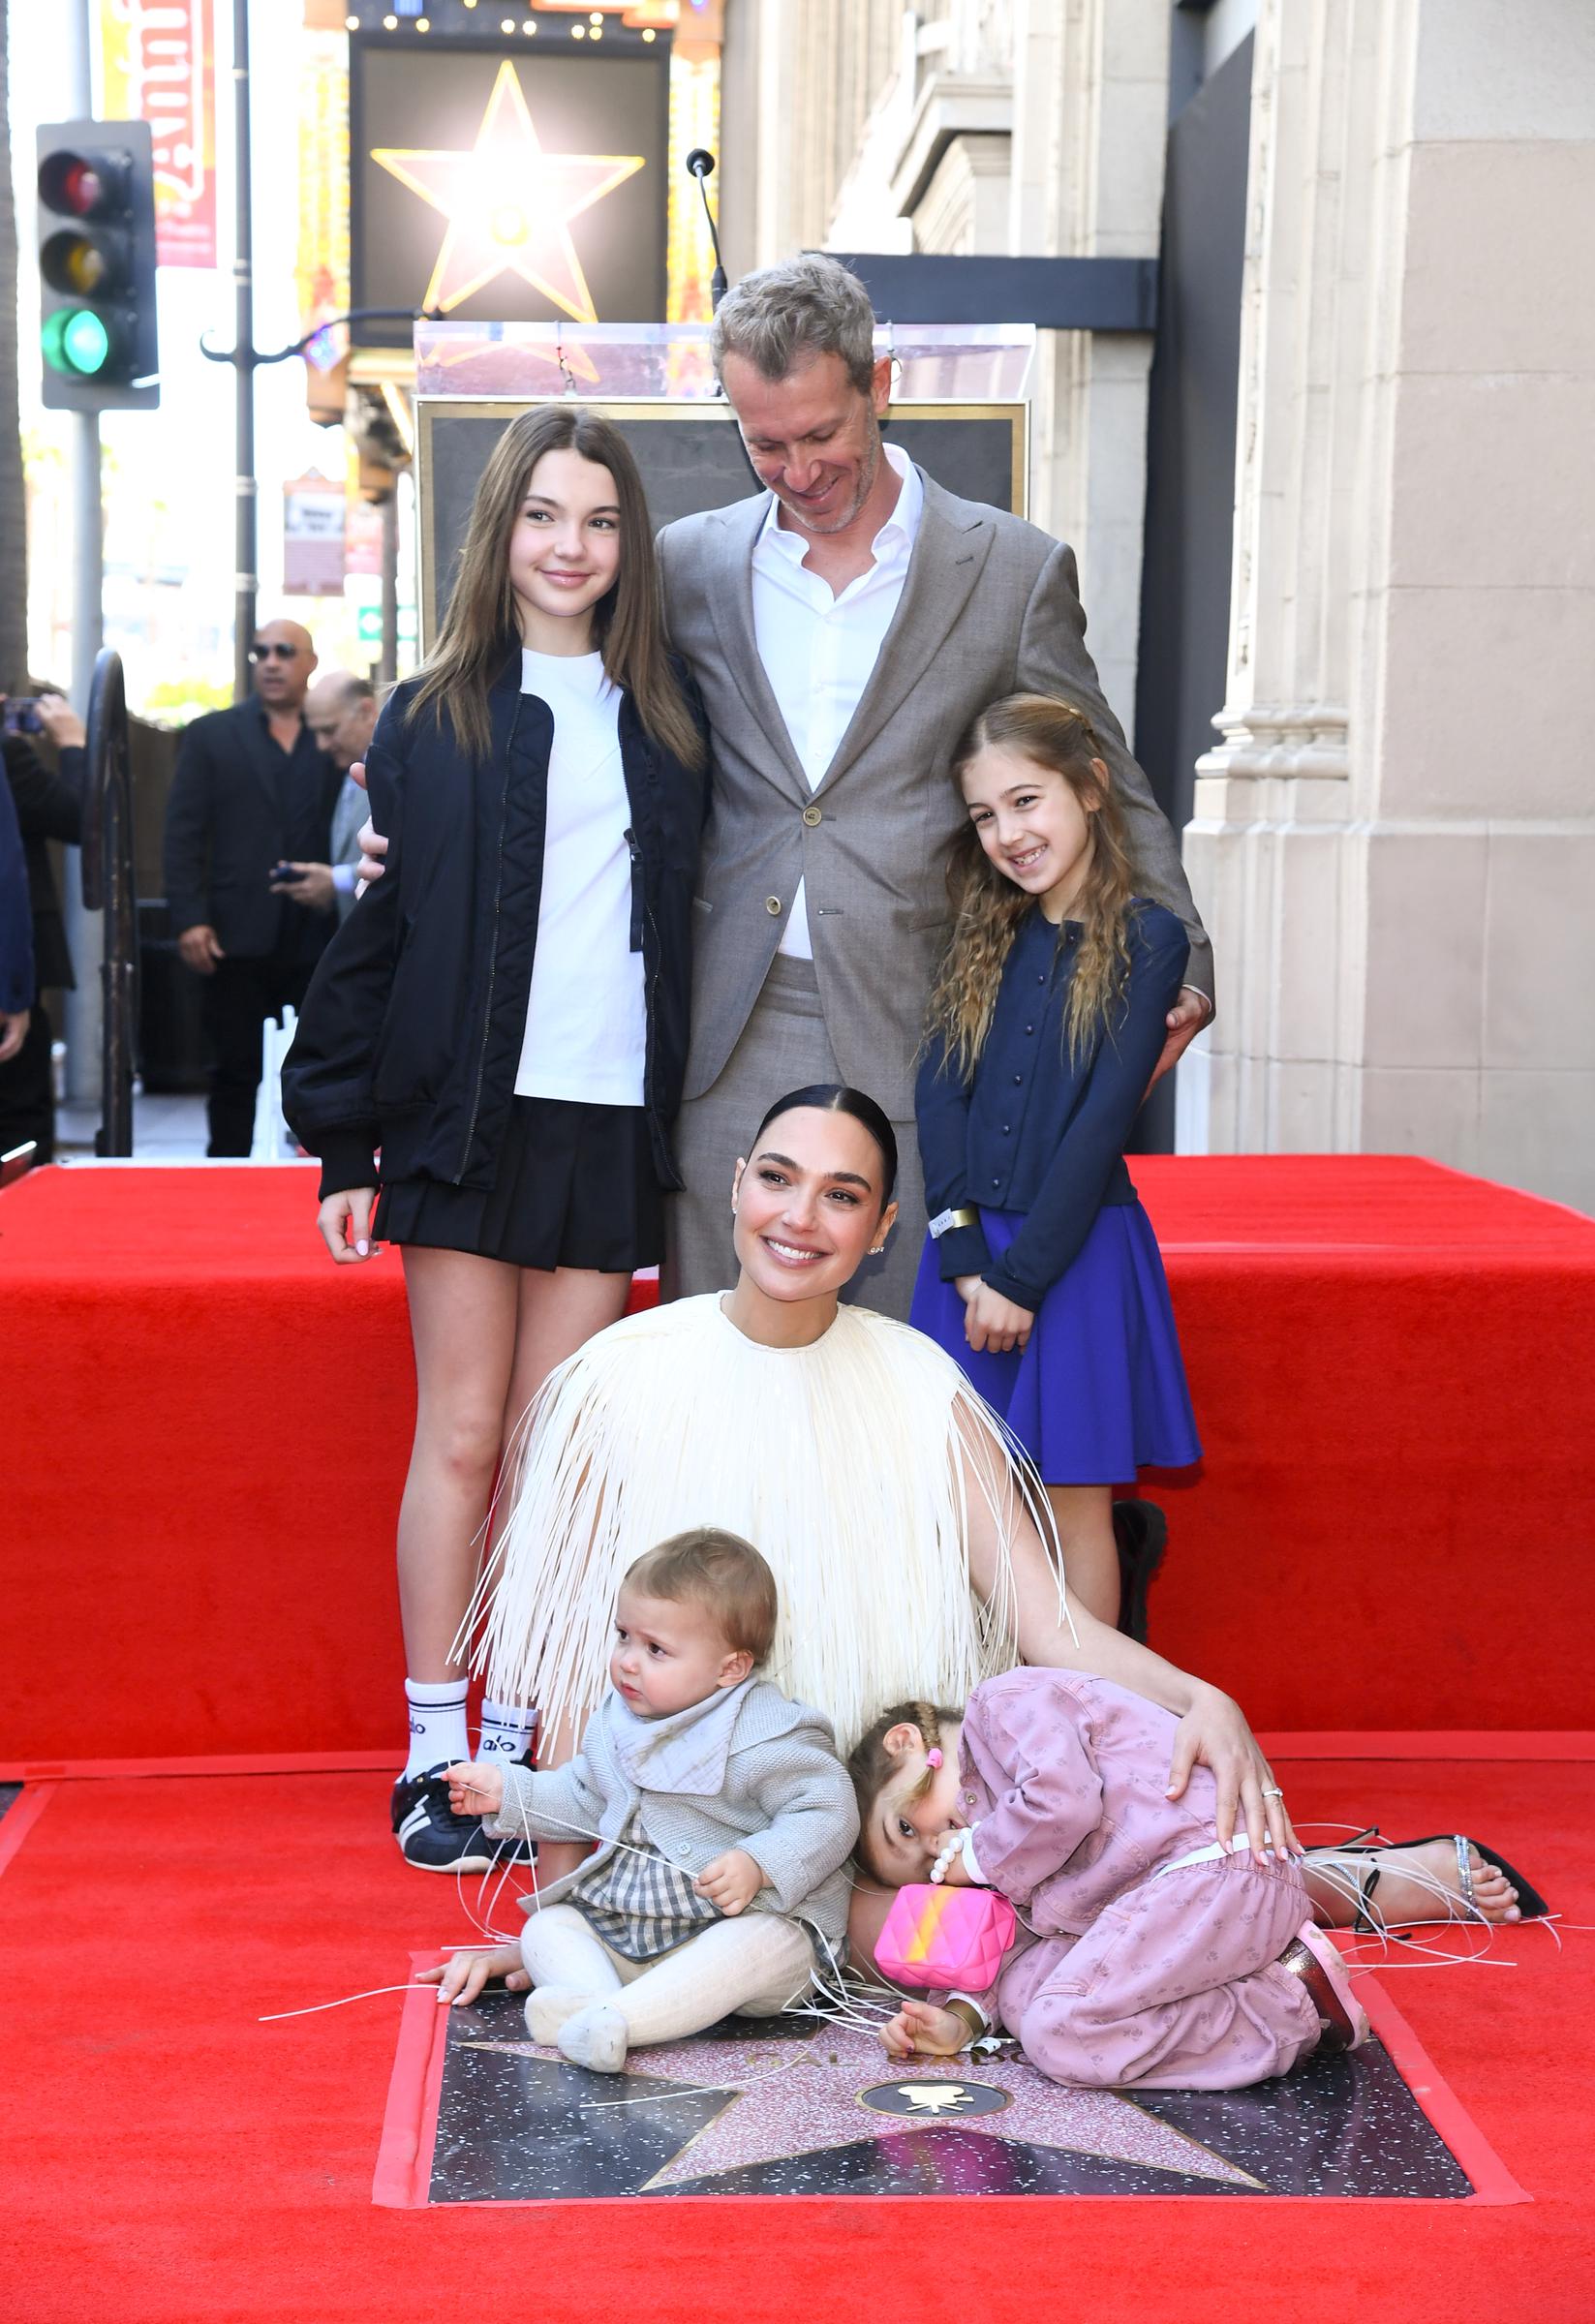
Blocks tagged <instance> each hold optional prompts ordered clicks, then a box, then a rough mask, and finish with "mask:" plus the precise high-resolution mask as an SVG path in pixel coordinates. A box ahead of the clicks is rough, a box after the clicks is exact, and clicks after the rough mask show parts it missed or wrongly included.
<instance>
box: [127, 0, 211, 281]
mask: <svg viewBox="0 0 1595 2324" xmlns="http://www.w3.org/2000/svg"><path fill="white" fill-rule="evenodd" d="M100 63H101V85H102V89H103V92H104V93H103V98H102V109H103V112H104V115H105V118H106V119H107V121H147V122H148V123H149V126H150V129H151V131H152V133H153V135H154V140H155V247H156V254H157V257H158V258H159V260H160V263H161V264H162V265H163V266H214V265H215V263H216V27H215V18H214V13H213V0H100Z"/></svg>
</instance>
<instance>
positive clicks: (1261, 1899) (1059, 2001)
mask: <svg viewBox="0 0 1595 2324" xmlns="http://www.w3.org/2000/svg"><path fill="white" fill-rule="evenodd" d="M1176 1724H1177V1722H1176V1721H1175V1719H1174V1717H1173V1715H1172V1713H1170V1712H1167V1711H1163V1710H1160V1709H1158V1708H1157V1706H1156V1705H1155V1704H1153V1703H1150V1702H1144V1701H1143V1700H1142V1699H1141V1697H1139V1696H1135V1695H1130V1694H1127V1693H1126V1692H1125V1690H1124V1689H1123V1688H1122V1687H1116V1686H1114V1685H1112V1684H1110V1682H1109V1681H1108V1680H1106V1679H1099V1678H1088V1677H1084V1676H1082V1675H1081V1674H1080V1673H1078V1672H1076V1671H1072V1670H1041V1669H1035V1670H1032V1669H1021V1670H1010V1671H1007V1672H1005V1673H1004V1674H1003V1676H1001V1677H1000V1678H991V1679H987V1680H985V1681H983V1682H982V1684H981V1685H979V1686H977V1687H976V1688H975V1689H974V1691H973V1693H972V1694H971V1695H970V1697H969V1700H968V1704H967V1707H966V1709H965V1710H964V1711H963V1713H962V1714H960V1713H958V1712H955V1711H949V1710H944V1709H941V1708H938V1707H936V1706H934V1705H932V1704H929V1703H922V1702H916V1703H898V1704H895V1705H894V1706H893V1707H892V1708H891V1709H890V1710H888V1711H885V1712H883V1713H882V1714H881V1716H880V1717H879V1718H878V1719H876V1720H875V1721H874V1725H873V1726H872V1727H871V1728H870V1729H869V1731H868V1732H867V1733H866V1734H865V1736H864V1738H863V1740H862V1741H861V1742H860V1744H859V1745H858V1748H857V1749H856V1750H855V1751H854V1753H853V1755H852V1758H851V1759H850V1760H849V1762H848V1765H849V1770H850V1772H851V1774H852V1777H853V1785H854V1789H855V1790H856V1792H857V1795H858V1805H859V1816H860V1821H861V1831H860V1837H859V1854H860V1857H861V1859H862V1861H863V1863H864V1865H865V1867H866V1868H867V1870H869V1871H870V1872H872V1873H873V1874H874V1876H875V1877H876V1878H877V1879H878V1880H880V1881H884V1882H885V1883H886V1884H887V1885H888V1886H890V1887H902V1886H904V1885H905V1883H906V1882H908V1881H924V1880H928V1879H930V1878H932V1877H933V1875H936V1877H940V1878H944V1879H946V1880H949V1881H957V1882H962V1883H966V1884H973V1885H978V1886H984V1887H990V1888H995V1889H997V1890H999V1891H1000V1893H1001V1894H1002V1895H1003V1896H1005V1897H1007V1898H1008V1900H1009V1902H1010V1903H1011V1904H1012V1905H1013V1906H1014V1907H1015V1908H1016V1910H1017V1911H1018V1913H1019V1918H1020V1933H1019V1936H1018V1939H1017V1941H1016V1942H1015V1943H1014V1944H1013V1946H1012V1947H1011V1948H1010V1949H1009V1951H1008V1953H1007V1954H1006V1956H1005V1957H1004V1959H1003V1963H1002V1967H1001V1970H1000V1971H999V1972H998V1974H997V1984H996V1986H995V1987H994V1988H993V1991H992V1994H991V1995H990V1996H989V1997H982V1998H980V1999H979V2000H976V1999H975V1998H974V1997H972V1996H967V1995H957V1996H952V1997H949V1999H948V2001H947V2003H946V2005H944V2006H942V2005H937V2004H936V2003H934V2002H932V2001H924V2002H921V2001H909V2002H907V2003H905V2006H904V2008H903V2009H902V2010H900V2011H899V2013H898V2015H897V2016H896V2017H895V2018H894V2019H893V2020H892V2021H891V2023H890V2024H889V2025H888V2026H887V2027H886V2029H885V2041H886V2047H887V2049H888V2050H889V2051H890V2052H891V2053H892V2055H893V2056H894V2057H907V2056H910V2055H912V2054H913V2053H915V2052H918V2053H919V2054H921V2055H931V2056H940V2057H950V2056H953V2055H955V2054H956V2053H957V2052H958V2051H959V2050H961V2049H963V2048H964V2047H965V2046H966V2044H967V2042H968V2041H969V2040H970V2039H972V2038H973V2037H975V2036H976V2035H977V2034H979V2033H984V2032H986V2031H988V2030H992V2029H995V2028H997V2027H1002V2028H1005V2029H1006V2030H1007V2031H1008V2032H1009V2033H1013V2034H1015V2035H1016V2036H1017V2038H1018V2040H1019V2043H1020V2046H1021V2047H1022V2049H1023V2050H1024V2052H1025V2055H1026V2057H1027V2058H1028V2060H1029V2061H1030V2064H1032V2065H1034V2066H1036V2067H1037V2068H1039V2070H1040V2071H1041V2072H1042V2073H1044V2074H1048V2075H1051V2077H1052V2078H1053V2079H1054V2080H1055V2081H1058V2082H1070V2083H1077V2084H1083V2085H1086V2086H1088V2087H1095V2088H1099V2089H1112V2088H1122V2087H1140V2088H1142V2089H1151V2090H1159V2089H1163V2090H1167V2089H1177V2090H1237V2089H1241V2088H1242V2087H1243V2086H1244V2085H1245V2084H1247V2083H1250V2082H1262V2081H1266V2080H1267V2079H1268V2078H1269V2077H1270V2076H1271V2075H1273V2074H1282V2073H1285V2072H1287V2071H1288V2070H1289V2068H1290V2067H1291V2066H1293V2065H1294V2064H1296V2063H1297V2061H1298V2059H1301V2058H1304V2057H1305V2056H1306V2055H1307V2054H1308V2052H1309V2051H1311V2050H1314V2049H1316V2048H1317V2046H1318V2044H1319V2042H1320V2041H1323V2040H1326V2039H1329V2040H1334V2041H1337V2042H1339V2043H1340V2044H1341V2045H1342V2046H1346V2047H1355V2046H1356V2044H1357V2043H1358V2042H1359V2041H1361V2040H1363V2039H1364V2038H1365V2036H1366V2033H1367V2021H1366V2019H1365V2017H1364V2015H1363V2012H1362V2010H1361V2008H1360V2007H1359V2006H1358V2004H1357V2003H1356V2002H1355V2000H1354V1999H1353V1998H1352V1995H1351V1988H1350V1982H1349V1980H1348V1978H1347V1976H1346V1972H1345V1969H1344V1967H1343V1965H1342V1963H1341V1961H1340V1957H1339V1955H1338V1954H1337V1953H1336V1952H1335V1950H1334V1946H1333V1944H1331V1942H1330V1941H1329V1940H1328V1938H1326V1937H1324V1936H1322V1935H1321V1934H1320V1933H1319V1931H1318V1930H1317V1929H1315V1928H1314V1927H1313V1925H1312V1921H1311V1919H1310V1917H1309V1912H1308V1905H1307V1896H1306V1889H1305V1887H1304V1883H1303V1880H1302V1873H1301V1868H1300V1866H1299V1865H1298V1864H1297V1862H1296V1860H1295V1859H1294V1857H1290V1856H1275V1857H1273V1858H1271V1859H1270V1860H1269V1861H1267V1862H1265V1863H1259V1862H1258V1861H1257V1860H1256V1859H1255V1858H1254V1857H1253V1855H1252V1854H1251V1852H1250V1849H1249V1846H1248V1844H1247V1843H1246V1841H1245V1840H1243V1839H1242V1838H1239V1837H1238V1838H1237V1839H1236V1840H1235V1841H1234V1842H1233V1843H1232V1844H1231V1846H1230V1847H1229V1848H1228V1849H1225V1848H1221V1847H1220V1846H1219V1844H1218V1842H1217V1840H1216V1838H1215V1836H1214V1835H1215V1824H1214V1813H1215V1808H1216V1794H1215V1790H1214V1787H1213V1781H1212V1776H1211V1775H1210V1774H1209V1772H1208V1770H1207V1769H1206V1768H1205V1767H1198V1768H1197V1769H1196V1770H1195V1771H1194V1772H1193V1774H1192V1776H1191V1779H1190V1782H1189V1784H1188V1785H1187V1786H1186V1789H1185V1791H1184V1793H1183V1795H1182V1797H1181V1798H1180V1799H1177V1800H1171V1799H1169V1798H1168V1797H1167V1796H1166V1794H1165V1787H1166V1785H1167V1783H1168V1769H1169V1758H1170V1754H1171V1750H1172V1746H1173V1740H1174V1730H1175V1727H1176Z"/></svg>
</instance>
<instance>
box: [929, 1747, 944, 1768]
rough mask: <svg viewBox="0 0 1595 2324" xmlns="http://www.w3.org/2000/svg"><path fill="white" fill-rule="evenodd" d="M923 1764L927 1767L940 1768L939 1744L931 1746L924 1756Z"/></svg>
mask: <svg viewBox="0 0 1595 2324" xmlns="http://www.w3.org/2000/svg"><path fill="white" fill-rule="evenodd" d="M925 1764H926V1766H927V1767H939V1766H940V1764H941V1747H940V1745H939V1744H933V1745H932V1747H931V1749H930V1750H929V1751H928V1752H927V1753H926V1754H925Z"/></svg>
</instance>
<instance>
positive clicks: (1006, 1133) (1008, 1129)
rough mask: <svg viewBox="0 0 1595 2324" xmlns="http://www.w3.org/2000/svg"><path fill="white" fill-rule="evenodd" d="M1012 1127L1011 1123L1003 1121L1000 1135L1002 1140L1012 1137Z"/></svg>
mask: <svg viewBox="0 0 1595 2324" xmlns="http://www.w3.org/2000/svg"><path fill="white" fill-rule="evenodd" d="M1013 1126H1014V1125H1013V1123H1012V1122H1011V1121H1005V1122H1004V1123H1003V1124H1002V1135H1003V1137H1004V1138H1009V1137H1011V1136H1012V1135H1013Z"/></svg>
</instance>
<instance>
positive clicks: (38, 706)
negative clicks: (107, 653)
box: [0, 687, 88, 1163]
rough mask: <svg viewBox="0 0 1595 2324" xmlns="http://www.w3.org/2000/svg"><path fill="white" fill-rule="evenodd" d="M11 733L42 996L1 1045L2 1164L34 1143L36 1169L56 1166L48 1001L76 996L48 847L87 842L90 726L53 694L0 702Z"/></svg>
mask: <svg viewBox="0 0 1595 2324" xmlns="http://www.w3.org/2000/svg"><path fill="white" fill-rule="evenodd" d="M0 707H3V714H4V717H3V722H4V727H5V733H4V737H3V744H0V747H3V749H4V754H5V767H6V784H7V787H8V789H9V790H10V793H11V797H12V800H13V803H14V804H15V809H16V824H17V830H18V832H19V834H20V837H21V842H22V858H23V863H24V866H25V870H26V879H27V911H28V924H29V927H30V929H31V932H32V941H33V963H34V975H35V981H36V986H37V991H36V993H35V997H34V1002H33V1006H32V1009H31V1010H30V1012H29V1015H28V1022H27V1024H26V1026H25V1028H24V1030H23V1032H22V1035H21V1037H20V1039H19V1041H18V1043H17V1045H16V1047H15V1049H14V1050H8V1049H7V1048H6V1047H5V1045H4V1044H0V1154H4V1153H9V1152H10V1151H11V1150H12V1148H13V1147H18V1146H26V1145H27V1144H29V1143H30V1142H31V1143H32V1145H33V1146H34V1147H35V1148H36V1151H35V1153H34V1157H33V1158H34V1161H35V1163H43V1162H52V1161H53V1160H54V1159H55V1089H54V1084H53V1081H52V1079H51V1074H50V1048H51V1045H52V1043H53V1041H54V1038H55V1029H54V1027H53V1025H52V1024H51V1023H50V1019H49V1012H48V1010H47V1009H46V1006H45V998H44V996H45V994H46V992H48V991H51V990H54V991H58V992H70V991H71V990H72V988H73V986H74V984H75V983H76V981H77V980H76V978H75V977H74V975H73V969H72V954H71V953H70V952H69V951H68V949H67V932H66V923H65V921H64V920H63V918H62V915H61V899H60V897H59V895H58V894H57V893H56V887H55V873H54V871H53V869H52V868H51V864H50V857H49V842H50V841H52V840H57V841H61V842H62V843H63V844H64V845H66V846H69V847H76V846H77V845H78V844H79V843H80V841H81V840H82V836H83V787H84V780H85V777H86V774H87V765H88V762H87V760H86V758H85V756H84V751H83V745H84V741H85V737H84V733H83V721H82V719H80V718H79V717H78V716H77V712H76V711H75V710H74V709H73V707H72V705H71V703H70V702H69V701H68V700H67V698H66V696H65V695H64V694H62V693H59V692H57V691H56V690H55V688H52V687H42V688H39V690H38V691H37V693H35V694H32V695H17V696H15V697H13V698H11V699H9V700H8V699H7V698H6V697H5V696H3V695H0ZM35 736H40V737H42V738H43V739H44V741H45V742H46V743H47V744H48V745H49V746H50V747H51V749H52V751H53V754H54V757H55V764H54V766H53V767H51V766H49V765H47V764H46V761H45V759H43V758H42V757H41V756H40V754H39V752H38V750H37V749H35V748H34V741H33V738H34V737H35Z"/></svg>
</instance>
